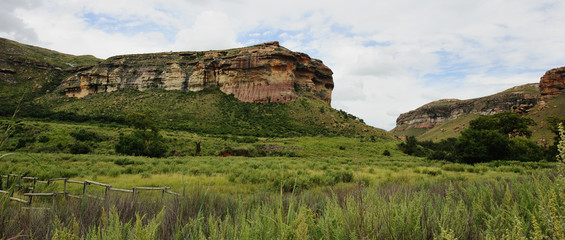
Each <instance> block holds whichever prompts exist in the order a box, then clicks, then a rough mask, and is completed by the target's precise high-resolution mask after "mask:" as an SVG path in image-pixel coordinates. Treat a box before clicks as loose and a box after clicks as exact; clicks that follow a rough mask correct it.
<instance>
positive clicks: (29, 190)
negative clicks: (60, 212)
mask: <svg viewBox="0 0 565 240" xmlns="http://www.w3.org/2000/svg"><path fill="white" fill-rule="evenodd" d="M4 179H6V181H5V182H4ZM59 181H62V182H63V191H62V192H61V191H56V192H48V193H36V192H34V190H35V188H36V184H47V185H51V184H53V183H55V182H59ZM26 182H31V185H30V186H28V187H24V184H25V183H26ZM67 184H80V185H82V194H81V195H73V194H70V193H69V192H68V191H67ZM90 185H94V186H99V187H103V188H104V195H103V196H96V195H93V194H90V193H89V192H88V186H90ZM4 186H5V188H4ZM12 186H16V187H17V188H20V190H21V188H24V189H23V190H24V193H23V196H26V197H28V199H27V200H24V199H21V198H16V197H14V192H15V191H14V190H12V191H5V190H1V189H3V188H4V189H10V188H11V187H12ZM170 189H171V188H170V187H134V188H132V189H131V190H129V189H121V188H113V187H112V186H111V185H108V184H104V183H99V182H95V181H90V180H84V181H82V182H81V181H74V180H70V179H68V178H54V179H49V180H47V181H41V180H39V179H38V178H36V177H25V176H22V175H17V174H8V175H2V176H1V177H0V194H5V195H9V196H8V197H9V199H10V200H12V201H16V202H20V203H23V204H26V205H28V206H31V203H32V200H33V198H34V197H51V198H52V201H53V206H55V204H56V202H57V196H59V195H63V196H65V197H66V198H77V199H82V198H83V197H88V198H94V199H98V200H102V201H104V200H106V199H107V198H108V194H109V193H110V192H112V191H114V192H121V193H129V194H132V197H133V202H135V199H136V198H137V197H138V195H139V191H161V198H162V199H163V198H165V194H170V195H173V196H175V197H179V196H181V194H179V193H176V192H172V191H170Z"/></svg>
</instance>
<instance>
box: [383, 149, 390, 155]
mask: <svg viewBox="0 0 565 240" xmlns="http://www.w3.org/2000/svg"><path fill="white" fill-rule="evenodd" d="M383 156H387V157H389V156H390V151H389V150H388V149H385V150H384V151H383Z"/></svg>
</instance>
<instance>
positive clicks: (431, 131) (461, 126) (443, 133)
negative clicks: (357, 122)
mask: <svg viewBox="0 0 565 240" xmlns="http://www.w3.org/2000/svg"><path fill="white" fill-rule="evenodd" d="M517 94H518V95H524V94H525V95H528V96H537V98H539V96H540V92H539V88H538V87H537V84H526V85H522V86H518V87H514V88H510V89H507V90H505V91H503V92H500V93H497V94H493V95H490V96H486V97H481V98H476V99H469V100H452V101H436V102H432V103H429V104H426V105H424V106H422V107H420V108H418V109H417V110H415V112H421V114H426V115H429V116H430V118H432V117H433V118H437V117H438V116H441V118H445V119H447V120H446V121H444V122H442V123H441V124H439V125H437V126H433V127H408V128H407V127H399V126H397V127H396V128H395V129H393V130H391V131H390V132H391V134H393V135H395V136H399V137H406V136H414V137H416V138H417V139H418V140H420V141H436V142H437V141H440V140H444V139H448V138H457V137H459V136H460V135H461V131H463V130H465V129H466V128H468V127H469V122H471V121H472V120H474V119H476V118H478V117H479V116H481V115H483V114H492V112H489V111H492V110H490V109H492V108H493V106H496V105H495V103H500V102H504V101H508V106H509V109H508V111H516V112H519V113H520V114H521V115H522V116H524V117H529V118H532V119H533V120H534V121H535V123H536V124H534V125H532V126H530V128H529V129H530V130H531V131H532V136H531V139H532V140H533V141H535V142H538V143H539V144H541V145H544V146H549V145H552V144H553V141H554V137H555V133H554V132H552V131H551V124H550V123H549V122H548V119H550V118H552V117H553V118H563V119H565V111H564V110H563V109H565V94H560V95H558V96H556V97H555V98H552V99H551V100H549V101H547V102H546V103H545V105H543V106H540V105H536V104H533V106H532V105H528V106H527V107H526V109H519V106H520V104H517V103H516V101H515V100H512V101H509V100H504V99H512V97H511V96H515V95H517ZM509 96H510V97H509ZM455 108H460V109H461V113H460V114H457V116H456V117H451V118H450V117H449V115H448V114H449V111H446V110H445V109H455ZM485 110H488V111H485ZM443 114H447V115H445V116H443ZM448 118H449V119H448ZM408 120H410V119H408Z"/></svg>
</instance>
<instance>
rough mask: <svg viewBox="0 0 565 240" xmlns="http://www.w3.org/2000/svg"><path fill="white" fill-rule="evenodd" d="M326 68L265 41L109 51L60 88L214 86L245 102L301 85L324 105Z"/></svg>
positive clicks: (287, 96) (73, 93)
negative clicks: (213, 47) (141, 51)
mask: <svg viewBox="0 0 565 240" xmlns="http://www.w3.org/2000/svg"><path fill="white" fill-rule="evenodd" d="M332 74H333V73H332V71H331V70H330V69H329V68H328V67H327V66H326V65H324V64H323V63H322V61H320V60H317V59H312V58H310V57H309V56H308V55H306V54H304V53H297V52H292V51H290V50H288V49H286V48H284V47H281V46H279V43H278V42H269V43H264V44H260V45H255V46H251V47H246V48H238V49H230V50H220V51H206V52H166V53H154V54H136V55H124V56H115V57H111V58H109V59H107V60H105V61H104V62H102V63H100V64H98V65H95V66H93V67H92V68H89V69H86V70H83V71H80V72H78V73H77V74H75V75H73V76H71V77H69V78H67V79H65V80H64V81H63V84H62V85H61V88H62V89H63V90H64V91H65V94H66V95H67V96H70V97H77V98H83V97H85V96H88V95H92V94H96V93H100V92H112V91H116V90H118V89H121V88H135V89H139V90H145V89H148V88H164V89H169V90H182V91H200V90H204V89H206V88H219V89H220V90H221V91H223V92H225V93H227V94H234V96H235V97H236V98H238V99H239V100H241V101H245V102H269V101H272V102H282V103H287V102H291V101H294V100H295V99H296V98H297V97H298V96H297V90H298V89H301V90H305V91H309V92H311V93H313V94H314V95H315V96H318V97H319V98H320V99H322V100H323V101H325V102H326V103H328V105H329V104H331V93H332V90H333V87H334V83H333V78H332Z"/></svg>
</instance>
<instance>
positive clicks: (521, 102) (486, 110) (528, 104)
mask: <svg viewBox="0 0 565 240" xmlns="http://www.w3.org/2000/svg"><path fill="white" fill-rule="evenodd" d="M537 88H538V84H535V83H534V84H526V85H522V86H518V87H514V88H511V89H508V90H506V91H504V92H502V93H499V94H495V95H492V96H487V97H482V98H477V99H469V100H458V99H444V100H439V101H435V102H431V103H428V104H426V105H424V106H422V107H419V108H418V109H416V110H413V111H410V112H407V113H403V114H401V115H400V116H399V117H398V118H397V119H396V130H398V131H404V130H407V129H409V128H427V129H429V128H433V127H436V126H438V125H440V124H442V123H444V122H446V121H449V120H454V119H456V118H458V117H459V116H461V115H463V114H482V115H493V114H496V113H499V112H504V111H515V112H518V113H526V112H528V111H530V110H532V109H533V107H534V106H537V105H538V102H539V100H540V95H539V94H535V93H533V92H535V91H532V90H533V89H537Z"/></svg>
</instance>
